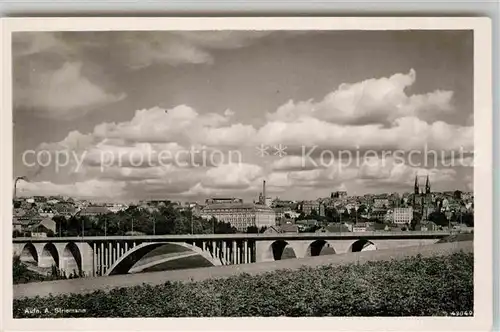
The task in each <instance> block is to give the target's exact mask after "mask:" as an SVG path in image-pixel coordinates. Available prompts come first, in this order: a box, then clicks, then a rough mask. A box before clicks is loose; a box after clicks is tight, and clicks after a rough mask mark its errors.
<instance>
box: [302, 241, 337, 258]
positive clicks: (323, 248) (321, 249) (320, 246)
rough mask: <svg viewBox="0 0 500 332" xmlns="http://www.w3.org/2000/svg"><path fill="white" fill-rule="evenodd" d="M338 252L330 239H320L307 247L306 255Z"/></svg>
mask: <svg viewBox="0 0 500 332" xmlns="http://www.w3.org/2000/svg"><path fill="white" fill-rule="evenodd" d="M333 254H336V251H335V248H334V247H333V245H331V244H330V243H329V242H328V241H325V240H323V239H318V240H315V241H313V242H311V244H310V245H309V246H308V247H307V251H306V257H311V256H323V255H333Z"/></svg>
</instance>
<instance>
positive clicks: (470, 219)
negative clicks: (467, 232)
mask: <svg viewBox="0 0 500 332" xmlns="http://www.w3.org/2000/svg"><path fill="white" fill-rule="evenodd" d="M462 222H463V223H464V224H466V225H467V227H474V214H473V213H470V212H466V213H464V214H463V215H462Z"/></svg>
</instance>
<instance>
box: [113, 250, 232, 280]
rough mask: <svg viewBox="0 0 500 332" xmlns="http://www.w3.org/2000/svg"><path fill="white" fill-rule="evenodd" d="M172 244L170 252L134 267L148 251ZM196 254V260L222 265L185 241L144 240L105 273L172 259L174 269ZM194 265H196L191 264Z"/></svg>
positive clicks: (119, 272)
mask: <svg viewBox="0 0 500 332" xmlns="http://www.w3.org/2000/svg"><path fill="white" fill-rule="evenodd" d="M167 245H168V246H172V247H177V250H175V251H174V252H172V253H169V254H163V255H158V257H151V259H149V260H148V259H146V260H145V262H143V265H142V266H141V267H136V266H135V265H136V264H137V263H138V262H139V261H140V260H141V259H142V258H144V257H145V256H146V255H147V254H148V253H150V252H152V251H153V250H155V249H157V248H159V247H162V246H167ZM194 256H197V259H198V261H202V262H203V263H205V264H209V265H210V266H217V265H222V264H221V262H220V261H218V260H217V259H214V258H213V257H212V256H211V255H210V254H209V253H207V252H205V251H203V250H202V249H201V248H198V247H196V246H193V245H191V244H187V243H179V242H145V243H142V244H140V245H137V246H135V247H133V248H131V249H130V250H128V251H127V252H126V253H125V254H123V255H122V256H121V257H119V258H118V260H117V261H116V262H114V263H113V265H111V267H110V268H109V269H108V270H107V271H106V273H105V275H106V276H109V275H116V274H126V273H129V272H130V271H134V270H135V271H141V268H144V267H151V266H154V265H158V264H160V263H166V262H170V261H174V262H173V263H172V265H173V268H174V269H178V268H180V266H182V264H183V262H182V261H181V260H184V264H189V263H190V262H189V261H188V259H187V258H188V257H194ZM192 267H196V266H192Z"/></svg>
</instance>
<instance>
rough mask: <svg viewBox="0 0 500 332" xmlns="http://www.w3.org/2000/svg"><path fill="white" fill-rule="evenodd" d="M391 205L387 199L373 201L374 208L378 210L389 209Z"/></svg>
mask: <svg viewBox="0 0 500 332" xmlns="http://www.w3.org/2000/svg"><path fill="white" fill-rule="evenodd" d="M389 206H390V203H389V199H387V198H375V199H374V200H373V207H374V208H377V209H382V208H389Z"/></svg>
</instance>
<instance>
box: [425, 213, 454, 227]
mask: <svg viewBox="0 0 500 332" xmlns="http://www.w3.org/2000/svg"><path fill="white" fill-rule="evenodd" d="M429 220H430V221H432V222H433V223H435V224H436V225H438V226H448V224H449V222H448V218H446V215H445V214H444V213H442V212H439V211H434V212H432V213H431V214H429Z"/></svg>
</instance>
